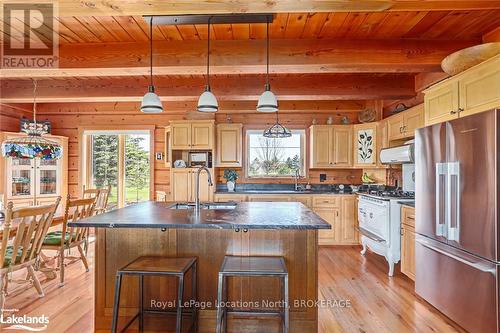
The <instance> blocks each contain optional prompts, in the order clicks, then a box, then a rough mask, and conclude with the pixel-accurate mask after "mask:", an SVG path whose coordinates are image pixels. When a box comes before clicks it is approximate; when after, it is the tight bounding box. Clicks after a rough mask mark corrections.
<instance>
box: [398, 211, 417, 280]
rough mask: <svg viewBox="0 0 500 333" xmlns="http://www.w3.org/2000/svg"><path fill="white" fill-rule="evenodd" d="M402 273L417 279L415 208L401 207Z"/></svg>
mask: <svg viewBox="0 0 500 333" xmlns="http://www.w3.org/2000/svg"><path fill="white" fill-rule="evenodd" d="M401 273H403V274H405V275H406V276H408V277H409V278H410V279H412V280H413V281H415V209H414V208H411V207H408V206H403V207H402V208H401Z"/></svg>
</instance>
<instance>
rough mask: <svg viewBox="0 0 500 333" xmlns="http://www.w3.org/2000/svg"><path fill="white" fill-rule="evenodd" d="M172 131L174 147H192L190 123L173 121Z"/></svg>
mask: <svg viewBox="0 0 500 333" xmlns="http://www.w3.org/2000/svg"><path fill="white" fill-rule="evenodd" d="M170 131H171V134H170V135H171V142H172V149H191V124H190V123H188V122H186V123H172V125H170Z"/></svg>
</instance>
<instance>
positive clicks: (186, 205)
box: [168, 201, 237, 210]
mask: <svg viewBox="0 0 500 333" xmlns="http://www.w3.org/2000/svg"><path fill="white" fill-rule="evenodd" d="M236 205H237V203H236V202H232V201H230V202H205V203H202V204H201V205H200V206H201V209H213V210H216V209H223V210H228V209H235V208H236ZM195 206H196V205H195V204H194V202H183V203H176V204H173V205H172V206H169V207H168V208H169V209H179V210H180V209H194V208H195Z"/></svg>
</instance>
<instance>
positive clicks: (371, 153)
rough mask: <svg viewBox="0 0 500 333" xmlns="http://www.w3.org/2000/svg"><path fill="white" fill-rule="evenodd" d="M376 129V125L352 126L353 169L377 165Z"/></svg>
mask: <svg viewBox="0 0 500 333" xmlns="http://www.w3.org/2000/svg"><path fill="white" fill-rule="evenodd" d="M377 128H378V126H377V123H366V124H358V125H354V127H353V135H354V137H353V143H354V145H353V146H354V151H353V156H354V167H359V168H364V167H374V166H376V165H377V153H378V151H377V145H378V143H377Z"/></svg>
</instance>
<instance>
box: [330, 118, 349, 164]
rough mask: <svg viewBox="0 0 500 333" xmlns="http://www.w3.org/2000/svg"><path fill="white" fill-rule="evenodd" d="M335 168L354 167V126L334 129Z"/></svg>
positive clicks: (335, 127)
mask: <svg viewBox="0 0 500 333" xmlns="http://www.w3.org/2000/svg"><path fill="white" fill-rule="evenodd" d="M332 153H333V166H334V167H336V168H343V167H351V166H352V126H345V125H344V126H334V127H333V152H332Z"/></svg>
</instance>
